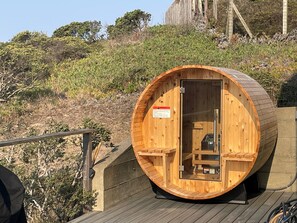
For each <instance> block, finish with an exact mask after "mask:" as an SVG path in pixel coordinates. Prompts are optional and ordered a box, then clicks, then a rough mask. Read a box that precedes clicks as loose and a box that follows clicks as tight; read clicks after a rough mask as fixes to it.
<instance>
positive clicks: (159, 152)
mask: <svg viewBox="0 0 297 223" xmlns="http://www.w3.org/2000/svg"><path fill="white" fill-rule="evenodd" d="M173 153H175V149H172V148H166V149H165V148H150V149H147V150H142V151H139V152H138V155H139V156H161V157H162V161H163V181H164V186H165V187H167V185H168V178H169V177H168V176H169V173H168V172H169V171H168V168H169V162H168V157H169V156H170V155H172V154H173Z"/></svg>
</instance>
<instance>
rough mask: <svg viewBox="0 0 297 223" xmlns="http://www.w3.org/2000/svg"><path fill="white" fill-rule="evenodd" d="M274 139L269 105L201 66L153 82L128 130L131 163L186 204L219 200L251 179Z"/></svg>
mask: <svg viewBox="0 0 297 223" xmlns="http://www.w3.org/2000/svg"><path fill="white" fill-rule="evenodd" d="M276 136H277V124H276V117H275V111H274V106H273V103H272V101H271V100H270V98H269V96H268V94H267V93H266V92H265V90H264V89H263V88H262V87H261V86H260V85H259V84H258V83H257V82H256V81H255V80H253V79H252V78H250V77H249V76H248V75H245V74H243V73H241V72H238V71H235V70H232V69H226V68H214V67H208V66H201V65H188V66H181V67H176V68H173V69H171V70H169V71H167V72H165V73H163V74H161V75H159V76H158V77H156V78H155V79H154V80H153V81H152V82H151V83H150V84H149V85H148V86H147V87H146V89H145V90H144V91H143V93H142V94H141V96H140V97H139V99H138V102H137V103H136V106H135V109H134V113H133V116H132V123H131V139H132V146H133V149H134V152H135V156H136V158H137V160H138V163H139V164H140V166H141V168H142V169H143V171H144V172H145V173H146V175H147V176H148V177H149V178H150V180H152V181H153V182H154V183H155V184H156V185H157V186H159V187H160V188H162V189H163V190H165V191H166V192H168V193H171V194H173V195H175V196H178V197H182V198H187V199H194V200H200V199H209V198H213V197H217V196H220V195H222V194H224V193H226V192H228V191H230V190H232V189H233V188H234V187H236V186H237V185H239V184H240V183H241V182H243V181H244V179H246V178H247V177H248V176H250V175H252V174H253V173H255V172H256V171H257V170H258V169H259V168H260V167H261V166H262V165H263V164H264V163H265V162H266V161H267V159H268V158H269V156H270V154H271V152H272V150H273V148H274V145H275V142H276Z"/></svg>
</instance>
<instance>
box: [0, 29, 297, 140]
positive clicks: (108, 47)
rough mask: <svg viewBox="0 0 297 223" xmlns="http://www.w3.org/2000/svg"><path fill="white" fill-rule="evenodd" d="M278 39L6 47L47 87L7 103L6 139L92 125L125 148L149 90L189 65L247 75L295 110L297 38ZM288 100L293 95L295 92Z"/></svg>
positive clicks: (164, 35)
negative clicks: (89, 121) (34, 130)
mask: <svg viewBox="0 0 297 223" xmlns="http://www.w3.org/2000/svg"><path fill="white" fill-rule="evenodd" d="M290 35H291V36H290ZM276 39H277V38H272V39H268V38H266V37H260V38H258V39H253V40H247V39H245V38H243V37H240V36H234V38H233V40H232V43H230V44H228V43H227V42H226V40H225V38H224V36H223V35H221V34H217V33H199V32H197V31H196V30H195V29H192V28H190V27H170V26H155V27H150V28H149V29H147V30H146V31H145V32H142V33H136V34H134V35H131V36H126V37H123V38H120V39H116V40H100V41H98V42H96V43H93V44H86V43H84V42H83V41H81V40H77V39H74V38H72V39H58V38H48V37H47V38H45V37H42V38H41V37H38V38H37V37H36V38H35V39H34V38H33V39H31V40H30V41H26V42H22V43H19V42H17V43H16V42H11V43H8V44H6V45H2V47H1V50H2V52H4V51H5V50H6V51H8V49H9V50H10V51H9V52H10V54H11V56H10V57H13V56H15V55H17V56H15V57H16V58H20V55H19V54H20V52H21V53H24V52H26V54H27V55H29V57H27V58H26V61H25V62H27V64H26V69H29V68H30V74H31V75H34V72H35V73H36V74H37V73H38V74H42V77H38V78H39V79H41V80H37V81H35V82H34V84H33V85H32V87H30V88H28V90H25V91H23V92H21V93H20V94H18V95H17V97H14V98H13V100H10V102H7V103H2V106H1V109H0V110H1V111H0V112H1V128H2V131H1V132H2V136H3V137H8V135H7V134H6V133H7V131H5V130H7V129H8V128H9V129H10V130H11V131H10V133H9V137H11V136H12V135H15V136H18V135H23V134H24V132H26V129H28V128H29V127H30V126H35V127H39V128H41V129H42V126H43V125H44V123H45V122H46V120H48V119H54V120H59V121H65V122H66V123H68V124H70V126H71V127H73V128H78V127H79V126H78V124H77V123H81V122H80V120H82V119H83V118H84V117H89V118H93V119H95V120H97V121H100V122H102V123H103V124H104V125H105V126H106V127H107V128H109V129H111V130H112V139H113V140H114V141H116V142H119V141H120V140H122V139H123V138H125V137H128V136H129V120H130V117H131V114H132V110H133V106H134V103H135V102H136V100H137V95H138V94H139V93H140V92H141V91H142V89H143V88H144V87H145V86H146V85H147V84H148V83H149V82H150V81H151V80H152V78H154V77H155V76H157V75H159V74H160V73H162V72H164V71H166V70H168V69H171V68H173V67H175V66H179V65H185V64H203V65H210V66H219V67H228V68H233V69H236V70H239V71H242V72H244V73H246V74H248V75H250V76H251V77H253V78H255V79H256V80H257V81H258V82H259V83H260V84H261V85H262V86H263V87H264V88H265V89H266V90H267V91H268V93H269V94H270V95H271V97H272V99H273V100H274V101H275V103H276V104H277V103H279V104H280V103H283V104H284V103H288V100H291V101H292V100H294V97H295V95H294V92H293V95H291V96H290V95H287V94H283V92H282V86H286V87H287V88H288V86H289V87H290V89H292V88H294V87H295V86H296V84H292V83H291V82H289V83H288V80H295V79H296V77H295V76H294V75H296V74H297V44H296V33H294V32H292V34H289V37H286V38H283V39H282V40H281V41H280V40H279V38H278V40H276ZM38 41H39V44H36V42H38ZM40 43H42V44H40ZM17 53H19V54H17ZM6 54H7V53H6ZM2 55H3V53H2ZM28 58H30V60H29V59H28ZM2 59H3V56H2ZM25 62H22V64H21V65H18V66H20V67H21V66H24V65H23V63H25ZM2 63H3V62H2ZM30 66H31V67H30ZM28 67H29V68H28ZM21 68H22V67H21ZM294 83H296V82H294ZM295 89H296V87H295ZM287 92H291V94H292V91H291V90H289V91H287ZM288 97H291V99H288ZM295 98H296V97H295ZM295 101H296V99H295ZM119 133H120V134H121V137H119V136H118V134H119ZM5 135H6V136H5Z"/></svg>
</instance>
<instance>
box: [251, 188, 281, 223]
mask: <svg viewBox="0 0 297 223" xmlns="http://www.w3.org/2000/svg"><path fill="white" fill-rule="evenodd" d="M282 194H283V192H274V193H273V194H272V195H271V196H270V197H269V198H268V199H267V200H266V201H265V202H264V203H263V205H261V208H258V210H256V212H254V214H253V215H252V216H251V217H250V218H249V219H248V221H247V223H253V222H260V220H261V219H262V218H263V217H264V216H265V215H266V213H267V212H268V211H269V209H270V207H271V206H273V205H274V204H275V203H276V202H277V201H278V199H279V198H280V197H281V196H282Z"/></svg>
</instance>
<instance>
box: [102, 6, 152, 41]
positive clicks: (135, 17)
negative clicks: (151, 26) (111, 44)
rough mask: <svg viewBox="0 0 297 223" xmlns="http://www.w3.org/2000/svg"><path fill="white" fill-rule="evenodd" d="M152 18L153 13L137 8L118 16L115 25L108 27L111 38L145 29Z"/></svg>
mask: <svg viewBox="0 0 297 223" xmlns="http://www.w3.org/2000/svg"><path fill="white" fill-rule="evenodd" d="M150 20H151V14H149V13H146V12H144V11H141V10H140V9H136V10H134V11H131V12H127V13H126V14H125V15H124V16H123V17H120V18H117V19H116V21H115V25H110V26H108V27H107V33H108V35H109V37H110V38H116V37H118V36H121V35H127V34H131V33H132V32H140V31H143V30H144V29H145V28H146V27H147V26H148V23H149V22H150Z"/></svg>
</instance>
